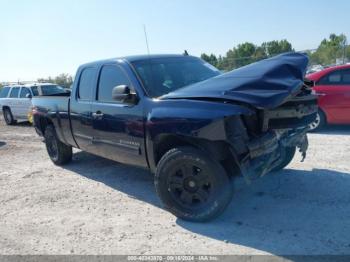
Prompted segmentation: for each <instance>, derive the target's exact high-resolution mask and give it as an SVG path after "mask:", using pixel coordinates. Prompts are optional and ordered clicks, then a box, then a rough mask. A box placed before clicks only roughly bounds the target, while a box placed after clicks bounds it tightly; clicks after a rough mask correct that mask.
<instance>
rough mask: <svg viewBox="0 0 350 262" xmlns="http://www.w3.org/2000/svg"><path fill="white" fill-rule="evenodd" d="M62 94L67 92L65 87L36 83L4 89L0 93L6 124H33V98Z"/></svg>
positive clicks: (0, 104)
mask: <svg viewBox="0 0 350 262" xmlns="http://www.w3.org/2000/svg"><path fill="white" fill-rule="evenodd" d="M62 92H67V91H65V90H64V89H63V87H60V86H58V85H56V84H51V83H34V84H26V85H12V86H5V87H3V88H2V90H1V93H0V108H1V112H2V114H3V116H4V119H5V122H6V124H7V125H13V124H14V123H16V122H17V121H29V122H31V123H32V115H31V107H32V101H31V99H32V97H34V96H50V95H56V94H59V93H62ZM68 93H69V92H68Z"/></svg>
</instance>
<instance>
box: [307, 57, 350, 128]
mask: <svg viewBox="0 0 350 262" xmlns="http://www.w3.org/2000/svg"><path fill="white" fill-rule="evenodd" d="M306 77H307V78H308V79H310V80H312V81H314V82H315V86H314V91H315V93H316V94H317V95H318V96H319V101H318V105H319V113H318V116H317V119H316V121H315V122H314V123H313V124H312V125H311V129H312V130H316V129H319V128H321V127H322V126H324V125H326V124H350V64H347V65H341V66H334V67H330V68H327V69H324V70H322V71H319V72H316V73H312V74H310V75H307V76H306Z"/></svg>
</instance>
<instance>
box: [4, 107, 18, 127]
mask: <svg viewBox="0 0 350 262" xmlns="http://www.w3.org/2000/svg"><path fill="white" fill-rule="evenodd" d="M2 112H3V115H4V119H5V122H6V125H8V126H11V125H13V124H15V123H16V121H15V119H14V118H13V115H12V112H11V109H10V108H4V109H3V111H2Z"/></svg>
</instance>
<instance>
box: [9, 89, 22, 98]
mask: <svg viewBox="0 0 350 262" xmlns="http://www.w3.org/2000/svg"><path fill="white" fill-rule="evenodd" d="M19 89H20V88H19V87H13V88H12V89H11V93H10V98H18V94H19Z"/></svg>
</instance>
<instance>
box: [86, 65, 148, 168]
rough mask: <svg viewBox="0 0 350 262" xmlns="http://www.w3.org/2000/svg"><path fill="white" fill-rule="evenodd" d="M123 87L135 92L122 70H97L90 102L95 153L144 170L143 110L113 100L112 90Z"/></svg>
mask: <svg viewBox="0 0 350 262" xmlns="http://www.w3.org/2000/svg"><path fill="white" fill-rule="evenodd" d="M118 85H126V86H128V87H129V88H130V89H132V90H134V91H135V89H134V87H133V86H132V84H131V81H130V79H129V78H128V75H127V73H126V72H125V71H124V69H123V68H122V67H121V66H119V65H118V64H107V65H104V66H103V67H102V68H101V69H100V75H99V82H98V85H97V90H96V97H95V101H93V103H92V123H93V124H92V127H93V139H92V143H93V144H94V151H95V153H96V154H98V155H101V156H104V157H106V158H109V159H112V160H115V161H118V162H121V163H127V164H133V165H138V166H143V167H147V161H146V155H145V146H144V137H145V134H144V126H143V108H142V106H141V103H140V101H139V102H138V103H137V104H130V103H129V104H128V103H123V102H118V101H115V100H113V99H112V89H113V88H114V87H116V86H118Z"/></svg>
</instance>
